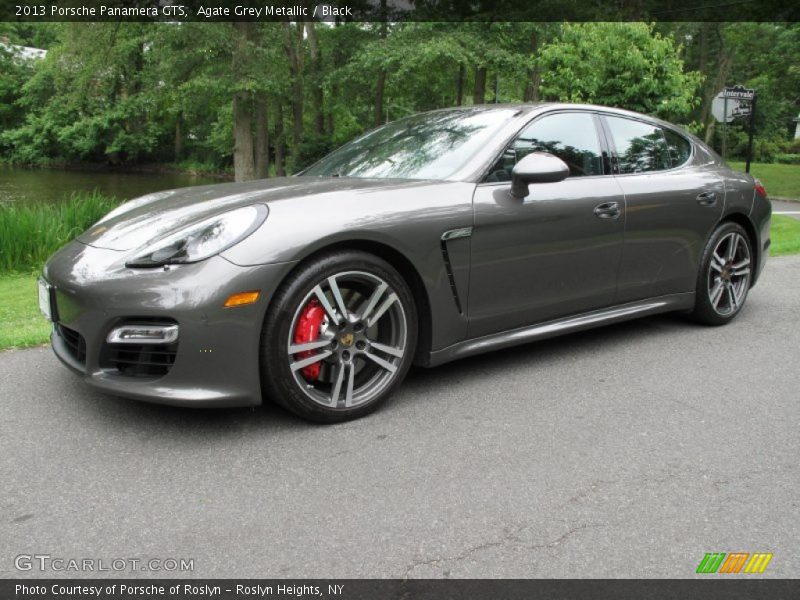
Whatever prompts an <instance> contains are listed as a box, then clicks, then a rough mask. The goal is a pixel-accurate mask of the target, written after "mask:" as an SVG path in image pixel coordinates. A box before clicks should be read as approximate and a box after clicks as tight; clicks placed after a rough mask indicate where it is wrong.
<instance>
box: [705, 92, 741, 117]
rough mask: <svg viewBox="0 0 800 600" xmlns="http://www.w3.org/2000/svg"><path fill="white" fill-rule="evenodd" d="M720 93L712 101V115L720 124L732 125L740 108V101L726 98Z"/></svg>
mask: <svg viewBox="0 0 800 600" xmlns="http://www.w3.org/2000/svg"><path fill="white" fill-rule="evenodd" d="M722 94H723V92H720V93H719V94H717V95H716V96H714V99H713V100H712V101H711V114H712V115H714V118H715V119H716V120H717V121H719V122H720V123H730V122H731V121H733V119H734V118H735V117H734V115H733V113H734V111H735V110H737V109H738V108H739V101H738V100H733V99H731V98H726V97H725V96H723V95H722Z"/></svg>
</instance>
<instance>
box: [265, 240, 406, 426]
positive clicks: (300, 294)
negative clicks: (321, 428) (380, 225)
mask: <svg viewBox="0 0 800 600" xmlns="http://www.w3.org/2000/svg"><path fill="white" fill-rule="evenodd" d="M273 303H274V304H273V306H272V308H271V309H270V312H269V314H268V315H267V319H266V322H265V325H264V331H263V333H262V349H261V355H262V383H263V386H264V389H265V390H266V391H267V392H268V395H269V396H270V397H271V398H272V399H273V400H275V401H276V402H278V403H279V404H281V405H282V406H284V407H285V408H287V409H289V410H290V411H292V412H293V413H295V414H297V415H298V416H300V417H302V418H304V419H308V420H311V421H316V422H320V423H335V422H340V421H347V420H350V419H355V418H358V417H361V416H364V415H365V414H367V413H369V412H371V411H373V410H375V408H377V407H378V405H380V404H381V403H382V402H383V401H384V400H385V399H386V398H387V397H388V396H389V395H390V393H391V392H392V390H394V389H395V388H396V387H397V386H398V385H399V384H400V382H401V381H402V379H403V378H404V377H405V375H406V373H407V372H408V369H409V367H410V366H411V362H412V359H413V356H414V352H415V350H416V342H417V314H416V307H415V305H414V299H413V297H412V295H411V292H410V290H409V288H408V285H407V284H406V282H405V281H404V280H403V278H402V277H401V275H400V274H399V273H398V272H397V271H396V270H395V269H394V268H393V267H392V266H391V265H390V264H389V263H387V262H386V261H384V260H382V259H381V258H378V257H377V256H374V255H372V254H368V253H365V252H358V251H344V252H336V253H332V254H329V255H326V256H323V257H320V258H319V259H317V260H314V261H313V262H311V263H309V264H307V265H304V266H302V267H301V268H300V269H299V271H298V272H296V273H295V274H293V275H292V276H291V277H290V278H289V280H288V281H287V282H286V283H285V284H284V285H283V286H281V289H280V290H279V291H278V292H277V294H276V296H275V298H274V299H273Z"/></svg>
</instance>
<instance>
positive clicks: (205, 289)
mask: <svg viewBox="0 0 800 600" xmlns="http://www.w3.org/2000/svg"><path fill="white" fill-rule="evenodd" d="M770 215H771V207H770V202H769V201H768V200H767V197H766V192H765V190H764V188H763V187H762V186H761V184H760V183H759V182H758V181H757V180H754V179H753V178H752V177H750V176H749V175H745V174H744V173H739V172H736V171H732V170H731V169H729V168H728V167H727V166H726V165H725V164H724V163H723V161H722V160H721V159H720V158H719V156H717V155H716V154H715V153H714V152H713V151H712V150H710V149H709V148H708V147H707V146H705V145H704V144H703V143H702V142H700V141H699V140H697V139H695V138H694V137H692V136H690V135H688V134H687V133H686V132H684V131H683V130H681V129H679V128H677V127H675V126H673V125H670V124H669V123H665V122H663V121H659V120H656V119H654V118H651V117H647V116H643V115H640V114H636V113H632V112H627V111H623V110H617V109H612V108H605V107H602V106H585V105H569V104H536V105H533V104H525V105H510V106H509V105H494V106H473V107H467V108H455V109H446V110H439V111H435V112H430V113H425V114H419V115H415V116H412V117H408V118H405V119H402V120H399V121H396V122H394V123H390V124H388V125H386V126H384V127H381V128H379V129H376V130H374V131H371V132H369V133H367V134H366V135H364V136H362V137H361V138H359V139H357V140H355V141H353V142H350V143H349V144H347V145H345V146H343V147H342V148H340V149H338V150H336V151H335V152H333V153H332V154H330V155H329V156H327V157H325V158H323V159H322V160H320V161H319V162H317V163H316V164H314V165H313V166H311V167H310V168H308V169H306V170H305V171H304V172H302V173H300V175H299V176H295V177H289V178H280V179H269V180H263V181H253V182H248V183H227V184H221V185H212V186H204V187H193V188H186V189H180V190H173V191H168V192H162V193H157V194H152V195H149V196H145V197H142V198H138V199H135V200H131V201H130V202H127V203H125V204H123V205H122V206H120V207H119V208H117V209H116V210H114V211H112V212H111V213H109V214H108V215H106V216H105V217H104V218H103V219H102V220H101V221H100V222H98V223H97V224H95V225H94V226H93V227H91V228H90V229H89V230H88V231H86V232H85V233H84V234H82V235H81V236H80V237H78V239H77V240H75V241H74V242H72V243H70V244H69V245H67V246H65V247H64V248H62V249H61V250H59V251H58V252H57V253H56V254H55V255H54V256H53V257H52V258H51V259H50V260H49V261H48V263H47V265H46V266H45V268H44V272H43V276H42V278H41V280H40V305H41V308H42V310H43V312H45V314H46V315H47V316H49V318H50V319H51V320H52V322H53V333H52V343H53V351H54V352H55V353H56V356H58V358H59V359H61V361H63V362H64V364H66V365H67V366H68V367H70V368H71V369H73V370H74V371H75V372H77V373H79V374H80V375H81V376H82V377H83V378H84V379H85V380H86V381H87V382H88V383H89V384H91V385H93V386H95V387H96V388H98V389H100V390H103V391H105V392H108V393H109V394H114V395H119V396H127V397H131V398H137V399H140V400H148V401H153V402H161V403H164V404H176V405H185V406H241V405H255V404H260V403H261V402H262V399H263V398H268V399H272V400H274V401H276V402H278V403H280V404H281V405H283V406H284V407H286V408H287V409H289V410H291V411H293V412H294V413H296V414H297V415H300V416H301V417H304V418H306V419H310V420H314V421H320V422H335V421H343V420H346V419H352V418H356V417H360V416H362V415H364V414H366V413H368V412H370V411H372V410H374V409H375V408H376V407H377V406H378V405H380V404H381V402H383V401H384V400H385V399H386V398H387V397H388V396H389V395H390V393H391V392H392V390H394V389H395V388H396V387H397V386H398V385H399V384H400V382H401V381H402V379H403V377H404V376H405V374H406V373H407V371H408V369H409V368H410V366H411V365H412V363H414V364H418V365H422V366H427V367H430V366H435V365H439V364H442V363H444V362H446V361H450V360H454V359H457V358H460V357H462V356H468V355H472V354H477V353H480V352H486V351H489V350H495V349H498V348H505V347H508V346H512V345H514V344H522V343H526V342H530V341H533V340H538V339H541V338H545V337H549V336H554V335H559V334H561V333H567V332H571V331H576V330H579V329H585V328H588V327H595V326H598V325H604V324H607V323H614V322H617V321H621V320H624V319H631V318H635V317H640V316H643V315H651V314H654V313H662V312H667V311H684V312H687V313H690V314H691V316H692V317H693V318H694V319H696V320H697V321H700V322H702V323H706V324H710V325H721V324H724V323H727V322H728V321H730V320H732V319H733V318H734V317H735V316H736V314H737V313H739V311H741V309H742V306H743V305H744V302H745V300H746V298H747V293H748V291H749V289H750V288H751V287H752V286H753V284H754V283H755V282H756V279H757V278H758V275H759V273H760V272H761V270H762V268H763V266H764V262H765V260H766V257H767V250H768V248H769V243H770V242H769V224H770Z"/></svg>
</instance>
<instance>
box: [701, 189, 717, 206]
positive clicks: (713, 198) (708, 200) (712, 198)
mask: <svg viewBox="0 0 800 600" xmlns="http://www.w3.org/2000/svg"><path fill="white" fill-rule="evenodd" d="M697 203H698V204H699V205H700V206H714V205H715V204H716V203H717V192H703V193H702V194H699V195H698V196H697Z"/></svg>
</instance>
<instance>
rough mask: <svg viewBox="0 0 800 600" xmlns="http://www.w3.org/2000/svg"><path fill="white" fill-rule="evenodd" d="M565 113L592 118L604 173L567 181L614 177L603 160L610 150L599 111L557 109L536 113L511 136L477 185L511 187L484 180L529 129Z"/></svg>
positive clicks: (499, 182)
mask: <svg viewBox="0 0 800 600" xmlns="http://www.w3.org/2000/svg"><path fill="white" fill-rule="evenodd" d="M565 113H566V114H569V113H574V114H585V115H589V116H591V117H592V120H593V121H594V128H595V136H596V137H597V145H598V147H599V148H600V164H601V168H602V169H603V173H600V174H598V175H584V176H582V177H580V178H577V177H575V178H570V177H568V178H567V179H589V178H591V177H608V176H609V175H613V173H612V172H610V171H609V172H608V173H606V172H605V171H606V166H607V165H606V163H605V160H604V158H603V152H604V151H606V149H608V146H606V145H604V143H605V140H604V139H603V136H601V135H600V131H599V127H600V125H599V119H598V113H599V111H596V110H586V109H581V108H556V109H553V110H547V111H544V112H538V113H536V115H534V116H533V117H532V118H531V119H530V120H528V121H526V122H525V123H524V124H523V125H522V126H521V127H520V128H519V129H517V131H516V133H514V135H513V136H511V137H510V138H509V139H508V140H507V141H506V142H505V143H504V144H503V145H502V146H501V147H500V150H499V152H498V153H497V154H496V155H495V156H494V158H493V159H492V161H491V162H490V163H488V165H487V166H486V170H485V171H484V172H483V173H482V174H481V176H480V177H479V178H478V182H477V184H476V185H484V184H489V185H497V184H508V185H509V186H510V185H511V182H510V181H484V180H485V179H486V177H488V176H489V174H490V172H491V169H492V167H494V165H496V164H497V161H498V160H500V157H502V156H503V154H505V151H506V150H507V149H508V147H509V146H510V145H511V144H513V143H514V142H515V141H516V140H517V138H519V136H520V135H521V134H522V132H523V131H525V130H526V129H527V128H528V127H530V126H531V125H533V124H534V123H535V122H536V121H538V120H540V119H543V118H544V117H548V116H551V115H558V114H565Z"/></svg>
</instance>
